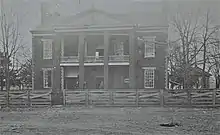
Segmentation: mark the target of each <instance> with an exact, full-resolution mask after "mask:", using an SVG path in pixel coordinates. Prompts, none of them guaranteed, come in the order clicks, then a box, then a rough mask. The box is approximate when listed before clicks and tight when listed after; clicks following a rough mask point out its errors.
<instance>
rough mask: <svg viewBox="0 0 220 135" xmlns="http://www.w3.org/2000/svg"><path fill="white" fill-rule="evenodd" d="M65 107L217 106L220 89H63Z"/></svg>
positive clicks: (218, 104)
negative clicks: (75, 105)
mask: <svg viewBox="0 0 220 135" xmlns="http://www.w3.org/2000/svg"><path fill="white" fill-rule="evenodd" d="M64 93H65V94H64V101H65V102H64V103H65V104H66V105H73V104H81V105H97V106H99V105H100V106H102V105H103V106H108V105H110V106H182V107H186V106H191V107H193V106H195V107H197V106H198V107H200V106H203V107H208V106H212V107H216V106H220V90H216V89H204V90H201V89H191V90H186V89H182V90H163V89H160V90H158V89H152V90H140V89H138V90H123V89H118V90H77V91H73V90H65V91H64Z"/></svg>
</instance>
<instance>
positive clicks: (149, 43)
mask: <svg viewBox="0 0 220 135" xmlns="http://www.w3.org/2000/svg"><path fill="white" fill-rule="evenodd" d="M154 41H155V37H144V48H145V52H144V57H145V58H147V57H155V47H156V46H155V43H154Z"/></svg>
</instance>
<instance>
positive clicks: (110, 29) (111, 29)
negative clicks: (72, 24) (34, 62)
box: [55, 27, 133, 33]
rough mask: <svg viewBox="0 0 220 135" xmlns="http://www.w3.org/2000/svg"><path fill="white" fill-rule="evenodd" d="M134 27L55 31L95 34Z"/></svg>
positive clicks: (59, 31) (60, 31)
mask: <svg viewBox="0 0 220 135" xmlns="http://www.w3.org/2000/svg"><path fill="white" fill-rule="evenodd" d="M132 29H133V28H132V27H129V28H100V29H72V30H71V29H69V30H55V32H58V33H66V32H91V31H92V32H93V31H103V32H104V31H115V30H132Z"/></svg>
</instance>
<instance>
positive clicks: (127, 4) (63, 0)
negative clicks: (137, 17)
mask: <svg viewBox="0 0 220 135" xmlns="http://www.w3.org/2000/svg"><path fill="white" fill-rule="evenodd" d="M43 1H44V2H45V1H47V2H50V3H51V9H52V10H54V11H56V10H57V11H58V12H60V14H61V15H67V14H74V13H76V12H79V11H82V10H86V9H88V8H91V7H92V3H93V4H94V6H95V7H96V8H98V9H101V10H105V11H107V12H112V13H126V12H131V11H137V12H143V11H154V12H162V10H161V8H162V6H154V4H152V2H154V3H158V2H161V1H163V0H80V4H79V0H4V2H5V5H6V6H5V7H8V6H9V7H11V8H13V11H14V12H16V13H17V14H18V15H19V17H20V18H21V19H20V20H21V22H20V25H21V26H20V32H21V34H22V35H23V36H24V38H25V41H26V42H27V43H28V45H29V46H30V47H31V34H30V32H29V30H31V29H34V28H35V27H36V26H37V25H39V24H40V21H41V20H40V3H41V2H43ZM134 1H135V3H132V2H134ZM146 1H148V2H151V4H150V3H145V2H146ZM165 1H170V2H171V3H172V4H169V7H168V9H169V10H170V13H175V12H176V10H179V9H180V8H181V9H183V10H185V11H189V8H190V9H195V7H198V6H201V7H202V8H205V7H206V8H207V7H211V8H212V9H213V10H215V13H216V15H215V16H217V17H218V18H220V15H219V14H220V12H219V11H220V10H219V7H220V4H219V3H220V0H205V1H206V2H203V3H202V2H201V1H204V0H165ZM186 1H187V2H186ZM192 1H194V2H192ZM178 2H181V3H179V4H178ZM218 2H219V3H218ZM184 3H185V4H184ZM149 5H150V6H149ZM146 7H147V8H146ZM7 9H9V8H7Z"/></svg>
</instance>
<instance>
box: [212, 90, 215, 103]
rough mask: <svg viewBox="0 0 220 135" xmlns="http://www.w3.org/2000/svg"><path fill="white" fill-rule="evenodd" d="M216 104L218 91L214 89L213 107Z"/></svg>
mask: <svg viewBox="0 0 220 135" xmlns="http://www.w3.org/2000/svg"><path fill="white" fill-rule="evenodd" d="M215 103H216V89H213V95H212V105H213V106H214V105H215Z"/></svg>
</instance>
